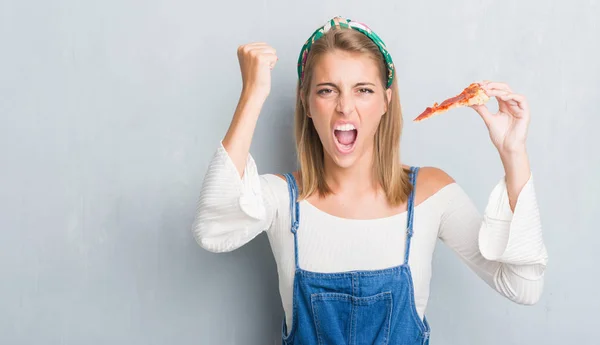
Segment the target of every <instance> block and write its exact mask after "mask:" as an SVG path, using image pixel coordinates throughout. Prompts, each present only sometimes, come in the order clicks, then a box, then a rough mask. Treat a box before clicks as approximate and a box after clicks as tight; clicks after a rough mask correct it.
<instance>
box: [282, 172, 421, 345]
mask: <svg viewBox="0 0 600 345" xmlns="http://www.w3.org/2000/svg"><path fill="white" fill-rule="evenodd" d="M418 171H419V168H417V167H411V184H412V185H413V191H412V192H411V194H410V196H409V199H408V210H407V212H408V224H407V227H406V229H407V236H406V252H405V254H404V263H403V264H402V265H400V266H395V267H391V268H386V269H381V270H374V271H350V272H340V273H319V272H310V271H306V270H303V269H301V268H300V267H299V265H298V237H297V236H298V233H297V230H298V226H299V219H300V218H299V215H300V208H299V205H298V202H297V196H298V186H297V184H296V180H295V178H294V176H293V175H292V174H285V178H286V180H287V182H288V188H289V193H290V210H291V215H292V217H291V218H292V229H291V231H292V233H293V234H294V250H295V261H296V272H295V275H294V292H293V296H294V297H293V315H292V327H291V329H290V330H289V332H288V330H287V327H286V323H285V318H284V321H283V329H282V344H283V345H292V344H298V345H306V344H319V345H321V344H327V345H329V344H335V345H340V344H348V345H363V344H377V345H380V344H381V345H385V344H394V345H396V344H398V345H413V344H414V345H417V344H418V345H427V344H429V332H430V329H429V324H428V323H427V319H426V318H424V319H421V318H420V317H419V315H418V314H417V309H416V307H415V298H414V289H413V281H412V275H411V272H410V267H409V266H408V256H409V253H410V240H411V238H412V229H413V226H412V225H413V213H414V199H415V189H416V188H415V186H416V177H417V173H418Z"/></svg>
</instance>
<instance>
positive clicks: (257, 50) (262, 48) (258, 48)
mask: <svg viewBox="0 0 600 345" xmlns="http://www.w3.org/2000/svg"><path fill="white" fill-rule="evenodd" d="M248 52H253V53H271V54H276V53H277V51H276V50H275V48H273V47H271V46H253V47H249V48H248Z"/></svg>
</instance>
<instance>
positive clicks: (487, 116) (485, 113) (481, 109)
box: [471, 104, 494, 127]
mask: <svg viewBox="0 0 600 345" xmlns="http://www.w3.org/2000/svg"><path fill="white" fill-rule="evenodd" d="M471 108H473V109H474V110H475V111H476V112H477V113H478V114H479V115H480V116H481V118H482V119H483V122H485V124H486V125H487V126H488V127H489V126H490V122H491V120H492V117H493V116H494V115H492V113H490V110H489V109H488V107H486V106H485V104H481V105H472V106H471Z"/></svg>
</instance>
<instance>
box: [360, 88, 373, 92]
mask: <svg viewBox="0 0 600 345" xmlns="http://www.w3.org/2000/svg"><path fill="white" fill-rule="evenodd" d="M358 92H360V93H373V90H371V89H368V88H366V87H363V88H361V89H358Z"/></svg>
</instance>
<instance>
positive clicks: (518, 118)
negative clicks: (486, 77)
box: [471, 81, 530, 154]
mask: <svg viewBox="0 0 600 345" xmlns="http://www.w3.org/2000/svg"><path fill="white" fill-rule="evenodd" d="M480 86H481V89H483V90H484V91H485V93H486V94H487V95H488V96H490V97H495V98H496V100H497V101H498V112H497V113H495V114H492V113H490V111H489V110H488V108H487V107H486V106H485V104H474V105H471V108H473V109H474V110H475V111H476V112H477V113H479V115H481V118H482V119H483V121H484V122H485V124H486V126H487V128H488V130H489V131H490V138H491V139H492V143H493V144H494V146H496V148H497V149H498V151H499V152H500V154H503V153H513V152H518V151H524V150H525V141H526V138H527V129H528V127H529V120H530V116H529V105H528V104H527V99H526V98H525V96H523V95H519V94H516V93H514V92H513V91H512V90H511V88H510V87H509V86H508V85H507V84H504V83H497V82H491V81H484V82H482V83H480Z"/></svg>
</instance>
